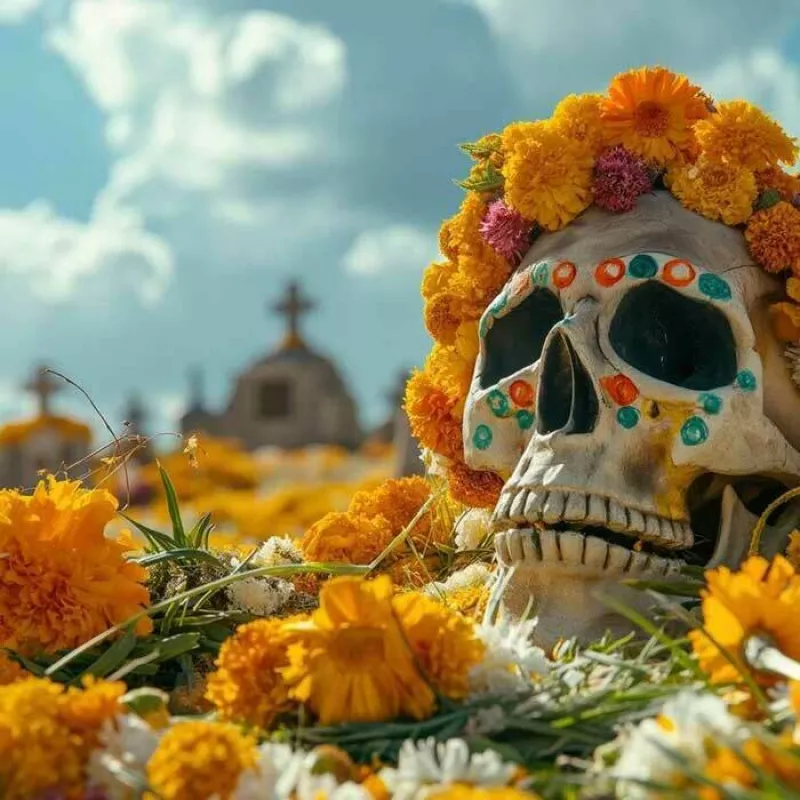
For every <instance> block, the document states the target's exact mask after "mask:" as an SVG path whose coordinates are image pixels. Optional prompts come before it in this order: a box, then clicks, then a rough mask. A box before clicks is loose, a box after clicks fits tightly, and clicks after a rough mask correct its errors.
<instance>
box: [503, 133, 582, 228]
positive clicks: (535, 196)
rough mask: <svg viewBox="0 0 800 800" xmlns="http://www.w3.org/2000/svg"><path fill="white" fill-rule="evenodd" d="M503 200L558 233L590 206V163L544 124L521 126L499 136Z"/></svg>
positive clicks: (575, 146)
mask: <svg viewBox="0 0 800 800" xmlns="http://www.w3.org/2000/svg"><path fill="white" fill-rule="evenodd" d="M503 143H504V147H505V149H506V152H507V158H506V161H505V163H504V165H503V175H504V176H505V179H506V184H505V199H506V202H507V203H508V204H509V206H510V207H511V208H514V209H516V210H517V211H518V212H519V213H520V214H522V216H523V217H525V218H526V219H529V220H531V221H534V222H537V223H538V224H539V225H540V226H541V227H542V228H545V229H546V230H549V231H557V230H559V229H560V228H563V227H564V226H565V225H567V224H568V223H569V222H571V221H572V220H573V219H575V217H577V216H578V214H580V213H581V212H582V211H584V210H585V209H586V208H588V206H589V205H590V203H591V202H592V194H591V190H590V187H591V182H592V166H593V159H592V156H591V153H589V152H588V151H586V150H585V149H584V148H583V147H582V146H581V144H580V143H577V142H573V141H571V140H570V139H568V138H566V137H565V136H564V135H563V134H562V133H561V132H560V131H559V130H558V128H556V127H554V126H552V125H549V124H548V123H545V122H520V123H515V124H513V125H510V126H509V127H508V128H506V131H505V132H504V134H503Z"/></svg>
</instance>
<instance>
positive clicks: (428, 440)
mask: <svg viewBox="0 0 800 800" xmlns="http://www.w3.org/2000/svg"><path fill="white" fill-rule="evenodd" d="M454 407H455V402H454V401H453V400H451V399H450V398H449V397H448V396H447V395H446V394H445V393H444V392H443V391H442V390H441V389H440V388H439V387H438V386H436V385H435V384H434V383H433V381H432V380H431V378H430V376H429V375H428V374H427V373H426V372H415V373H414V374H413V375H412V376H411V378H410V379H409V381H408V383H407V384H406V395H405V410H406V413H407V414H408V420H409V424H410V426H411V432H412V433H413V434H414V436H415V437H416V439H418V440H419V442H420V444H422V446H423V447H427V448H428V449H430V450H433V451H434V452H435V453H439V454H440V455H442V456H444V457H445V458H458V457H461V454H462V452H463V449H464V441H463V438H462V433H461V419H460V418H459V417H457V416H456V415H455V414H454V411H453V409H454Z"/></svg>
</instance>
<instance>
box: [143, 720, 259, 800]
mask: <svg viewBox="0 0 800 800" xmlns="http://www.w3.org/2000/svg"><path fill="white" fill-rule="evenodd" d="M257 756H258V753H257V750H256V743H255V739H253V738H252V737H251V736H249V735H247V734H245V733H243V732H242V731H241V730H240V729H239V728H237V727H236V726H234V725H230V724H228V723H224V722H206V721H201V720H196V721H195V720H192V721H186V722H179V723H177V724H176V725H174V726H173V727H172V728H170V729H169V730H168V731H167V732H166V733H165V734H164V736H163V737H162V738H161V740H160V742H159V743H158V746H157V747H156V750H155V752H154V753H153V755H152V756H151V758H150V760H149V762H148V764H147V777H148V781H149V783H150V787H151V788H152V790H153V791H154V792H155V793H156V794H157V795H158V797H160V798H163V800H188V798H197V800H211V798H220V800H227V799H228V798H231V797H232V795H233V793H234V790H235V789H236V785H237V784H238V782H239V778H240V776H241V774H242V773H243V772H244V771H245V770H247V769H250V768H252V767H254V766H255V764H256V760H257Z"/></svg>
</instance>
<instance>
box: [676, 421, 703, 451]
mask: <svg viewBox="0 0 800 800" xmlns="http://www.w3.org/2000/svg"><path fill="white" fill-rule="evenodd" d="M706 439H708V425H706V423H705V422H704V421H703V420H702V419H700V417H689V419H687V420H686V422H684V423H683V426H682V427H681V440H682V441H683V443H684V444H685V445H687V446H688V447H694V446H695V445H698V444H703V442H705V441H706Z"/></svg>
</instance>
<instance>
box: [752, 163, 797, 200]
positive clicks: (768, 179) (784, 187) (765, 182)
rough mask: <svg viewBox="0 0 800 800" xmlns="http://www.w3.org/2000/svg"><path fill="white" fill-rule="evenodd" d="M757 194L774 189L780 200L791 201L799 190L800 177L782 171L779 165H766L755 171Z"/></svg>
mask: <svg viewBox="0 0 800 800" xmlns="http://www.w3.org/2000/svg"><path fill="white" fill-rule="evenodd" d="M755 176H756V185H757V186H758V191H759V194H760V193H761V192H765V191H767V190H769V189H774V190H775V191H776V192H778V193H779V194H780V196H781V200H785V201H786V202H787V203H791V202H792V200H793V199H794V197H795V195H796V194H797V193H798V192H800V177H798V176H797V175H790V174H789V173H788V172H784V171H783V170H782V169H781V168H780V167H767V169H762V170H759V171H758V172H756V173H755Z"/></svg>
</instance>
